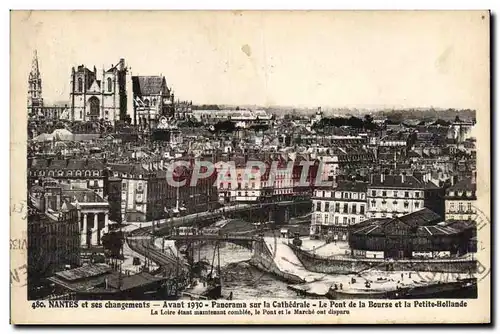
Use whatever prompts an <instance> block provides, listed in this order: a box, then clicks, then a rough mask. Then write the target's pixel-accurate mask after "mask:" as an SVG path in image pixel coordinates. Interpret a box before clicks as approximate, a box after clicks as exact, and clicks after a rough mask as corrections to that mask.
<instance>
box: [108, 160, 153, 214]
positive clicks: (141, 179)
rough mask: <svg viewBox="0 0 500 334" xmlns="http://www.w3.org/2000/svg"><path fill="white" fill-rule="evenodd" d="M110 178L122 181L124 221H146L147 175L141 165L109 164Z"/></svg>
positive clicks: (122, 212)
mask: <svg viewBox="0 0 500 334" xmlns="http://www.w3.org/2000/svg"><path fill="white" fill-rule="evenodd" d="M108 166H109V168H110V172H109V177H113V178H119V179H121V197H120V199H121V215H122V219H121V220H122V222H124V221H144V220H146V213H147V210H148V198H147V194H148V182H147V174H148V171H147V170H145V169H144V168H143V167H142V166H141V164H138V163H135V164H114V163H113V164H109V165H108Z"/></svg>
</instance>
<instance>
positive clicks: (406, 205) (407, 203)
mask: <svg viewBox="0 0 500 334" xmlns="http://www.w3.org/2000/svg"><path fill="white" fill-rule="evenodd" d="M381 204H382V206H383V207H384V206H386V205H387V202H386V201H382V202H381ZM392 204H394V205H395V206H397V204H398V202H397V201H393V202H392ZM414 206H415V209H418V208H420V202H415V203H414ZM371 207H372V208H375V207H377V202H376V201H375V200H372V201H371ZM403 207H404V208H405V209H408V208H409V207H410V203H409V202H408V201H405V202H404V203H403Z"/></svg>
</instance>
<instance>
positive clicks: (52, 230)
mask: <svg viewBox="0 0 500 334" xmlns="http://www.w3.org/2000/svg"><path fill="white" fill-rule="evenodd" d="M33 188H37V189H33ZM33 188H32V189H31V190H33V192H32V193H30V196H29V198H28V203H29V204H28V244H29V247H28V280H29V282H28V285H29V286H30V287H34V286H36V285H37V281H39V280H41V279H43V278H45V277H48V276H50V275H52V274H53V273H54V272H57V271H60V270H64V269H67V268H68V267H76V266H79V265H80V226H79V225H80V224H79V220H78V217H79V215H78V209H77V208H76V207H75V206H74V205H71V204H70V203H68V202H66V201H63V202H62V203H61V202H60V201H61V198H60V197H59V198H57V197H54V196H49V193H50V191H49V192H48V193H44V191H45V189H44V188H42V187H40V186H34V187H33ZM58 201H59V203H58ZM57 204H59V208H58V207H57ZM29 290H30V289H29Z"/></svg>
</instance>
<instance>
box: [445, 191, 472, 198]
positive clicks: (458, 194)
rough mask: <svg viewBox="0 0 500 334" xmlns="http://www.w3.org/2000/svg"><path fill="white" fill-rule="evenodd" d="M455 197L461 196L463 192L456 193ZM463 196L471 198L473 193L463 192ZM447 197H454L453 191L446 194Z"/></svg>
mask: <svg viewBox="0 0 500 334" xmlns="http://www.w3.org/2000/svg"><path fill="white" fill-rule="evenodd" d="M456 195H457V196H463V195H464V192H463V191H457V193H456ZM465 195H466V196H469V197H471V196H472V195H473V192H472V191H467V192H465ZM448 196H450V197H453V196H455V192H454V191H450V192H448Z"/></svg>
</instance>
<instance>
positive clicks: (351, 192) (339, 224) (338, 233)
mask: <svg viewBox="0 0 500 334" xmlns="http://www.w3.org/2000/svg"><path fill="white" fill-rule="evenodd" d="M366 189H367V184H366V183H364V182H348V181H341V182H339V183H338V184H337V185H336V187H335V188H318V189H315V190H314V197H313V198H312V204H313V212H312V218H311V230H310V235H311V237H313V238H331V239H333V240H347V238H348V227H349V226H352V225H356V224H358V223H360V222H362V221H363V220H365V217H366Z"/></svg>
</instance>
